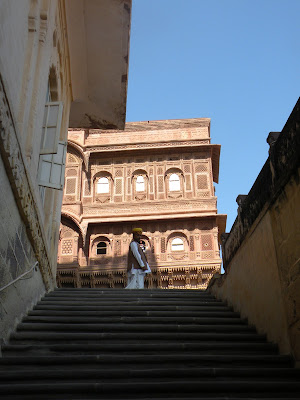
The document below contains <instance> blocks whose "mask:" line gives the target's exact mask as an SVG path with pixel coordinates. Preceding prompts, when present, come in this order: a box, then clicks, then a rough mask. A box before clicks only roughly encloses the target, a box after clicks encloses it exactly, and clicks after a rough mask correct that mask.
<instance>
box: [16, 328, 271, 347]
mask: <svg viewBox="0 0 300 400" xmlns="http://www.w3.org/2000/svg"><path fill="white" fill-rule="evenodd" d="M265 339H266V336H265V335H259V334H256V333H246V332H243V333H224V332H205V333H201V332H196V333H195V332H192V333H191V332H167V333H165V332H151V331H150V332H143V335H142V336H141V334H140V333H139V332H103V333H99V332H88V333H87V332H50V331H49V330H48V331H46V332H43V331H35V332H32V331H17V332H14V333H12V334H11V340H10V341H11V342H12V341H18V342H19V343H21V342H25V344H26V343H34V342H35V341H37V342H39V343H41V342H43V343H48V342H49V341H50V342H53V341H57V342H66V343H68V342H69V341H72V342H79V341H86V342H88V343H89V342H91V341H107V340H113V341H115V340H116V341H120V340H127V341H134V342H136V341H139V340H152V341H155V342H157V341H159V342H161V341H171V340H173V341H174V340H176V341H180V342H184V341H196V342H197V341H206V340H207V341H221V342H223V341H237V342H245V341H253V342H261V341H264V340H265Z"/></svg>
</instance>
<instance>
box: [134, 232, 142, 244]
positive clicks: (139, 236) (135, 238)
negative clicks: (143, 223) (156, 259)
mask: <svg viewBox="0 0 300 400" xmlns="http://www.w3.org/2000/svg"><path fill="white" fill-rule="evenodd" d="M141 236H142V235H141V234H140V233H139V232H134V234H133V238H134V240H136V241H137V242H140V240H141Z"/></svg>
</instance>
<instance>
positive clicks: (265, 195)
mask: <svg viewBox="0 0 300 400" xmlns="http://www.w3.org/2000/svg"><path fill="white" fill-rule="evenodd" d="M299 122H300V100H298V102H297V104H296V106H295V108H294V110H293V112H292V113H291V115H290V117H289V119H288V121H287V123H286V124H285V126H284V128H283V130H282V132H281V134H280V135H279V136H278V135H277V136H278V138H277V140H276V141H273V144H272V146H271V148H270V156H269V158H268V160H267V161H266V163H265V165H264V166H263V168H262V170H261V172H260V174H259V175H258V177H257V179H256V181H255V183H254V185H253V186H252V188H251V190H250V192H249V194H248V196H247V197H246V198H245V199H244V200H243V202H242V204H241V207H240V209H239V213H238V217H237V219H236V221H235V222H234V225H233V227H232V229H231V232H230V234H229V235H228V236H227V237H224V241H223V242H222V246H223V248H222V250H223V260H224V266H225V270H226V274H225V275H224V276H222V278H219V279H216V280H215V281H214V282H212V284H211V291H212V292H213V293H214V294H216V295H217V296H218V297H219V298H222V299H224V300H227V301H229V302H230V304H232V305H233V307H234V308H236V309H237V310H239V311H240V312H241V313H242V315H244V316H246V317H248V318H249V320H250V321H251V322H252V323H253V324H255V325H256V327H257V329H258V330H259V331H260V332H264V333H267V334H268V337H269V338H270V340H273V341H274V342H276V343H278V344H279V347H280V349H281V351H282V352H290V353H292V354H293V355H294V357H295V359H296V360H297V361H299V360H300V352H299V346H300V345H299V343H300V332H299V317H300V315H299V314H300V312H299V310H300V298H299V293H300V267H299V263H300V246H299V243H300V208H299V204H300V185H299V182H300V167H299V162H300V129H299V127H300V125H299Z"/></svg>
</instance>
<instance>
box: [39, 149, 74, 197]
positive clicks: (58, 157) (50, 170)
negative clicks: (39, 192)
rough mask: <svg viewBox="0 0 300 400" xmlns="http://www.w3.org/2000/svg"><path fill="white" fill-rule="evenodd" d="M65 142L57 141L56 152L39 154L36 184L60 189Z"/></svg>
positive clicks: (63, 172) (63, 167) (63, 168)
mask: <svg viewBox="0 0 300 400" xmlns="http://www.w3.org/2000/svg"><path fill="white" fill-rule="evenodd" d="M66 149H67V142H58V148H57V153H55V154H43V155H40V161H39V176H38V184H39V185H40V186H45V187H50V188H53V189H58V190H62V189H63V186H64V175H65V159H66Z"/></svg>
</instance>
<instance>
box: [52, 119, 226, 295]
mask: <svg viewBox="0 0 300 400" xmlns="http://www.w3.org/2000/svg"><path fill="white" fill-rule="evenodd" d="M219 157H220V145H215V144H211V139H210V120H209V119H207V118H200V119H182V120H181V119H179V120H166V121H146V122H129V123H127V124H126V127H125V131H124V132H120V131H119V132H118V131H105V130H92V129H89V130H82V129H76V130H71V131H69V135H68V150H67V161H66V162H67V164H66V178H65V187H64V197H63V206H62V223H61V232H60V242H59V248H58V277H57V281H58V286H59V287H124V286H126V260H127V253H128V247H129V243H130V240H131V230H132V227H134V226H139V227H141V228H142V229H143V231H144V235H143V241H144V244H145V246H146V254H147V257H148V260H149V264H150V267H151V269H152V271H153V273H152V274H151V275H150V276H148V277H147V278H146V286H148V287H151V288H152V287H154V288H155V287H159V288H197V289H204V288H206V286H207V283H208V281H209V279H210V278H211V277H212V275H213V274H214V273H215V272H217V271H220V266H221V259H220V254H219V237H220V234H221V233H222V232H224V230H225V223H226V216H225V215H219V214H218V213H217V198H216V196H215V189H214V186H213V181H214V182H218V174H219Z"/></svg>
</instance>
